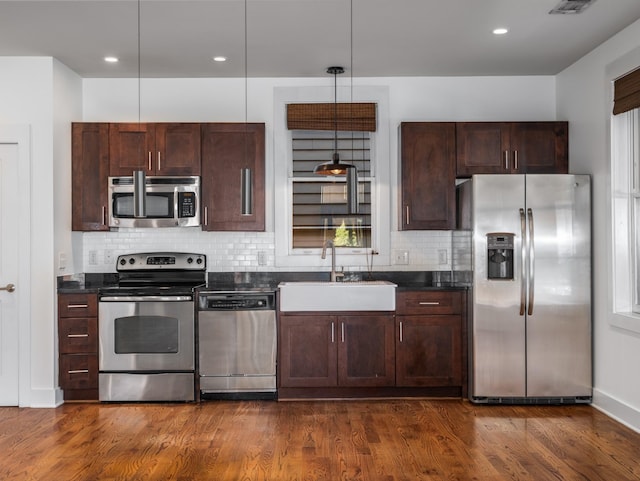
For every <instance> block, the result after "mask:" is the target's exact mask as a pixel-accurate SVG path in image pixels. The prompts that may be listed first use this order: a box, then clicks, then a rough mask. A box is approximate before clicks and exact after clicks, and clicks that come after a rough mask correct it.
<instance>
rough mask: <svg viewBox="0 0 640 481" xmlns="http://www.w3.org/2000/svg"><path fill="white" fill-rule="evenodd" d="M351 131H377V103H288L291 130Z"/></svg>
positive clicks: (289, 127) (288, 121)
mask: <svg viewBox="0 0 640 481" xmlns="http://www.w3.org/2000/svg"><path fill="white" fill-rule="evenodd" d="M336 110H337V117H338V128H337V130H346V131H351V132H375V131H376V104H375V103H338V104H337V105H336V104H334V103H326V104H325V103H319V104H287V128H288V129H289V130H335V129H336V122H335V113H336Z"/></svg>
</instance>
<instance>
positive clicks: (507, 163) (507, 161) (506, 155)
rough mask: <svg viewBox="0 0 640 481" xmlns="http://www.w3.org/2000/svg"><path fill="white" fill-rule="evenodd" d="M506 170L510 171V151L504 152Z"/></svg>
mask: <svg viewBox="0 0 640 481" xmlns="http://www.w3.org/2000/svg"><path fill="white" fill-rule="evenodd" d="M504 170H509V151H508V150H505V151H504Z"/></svg>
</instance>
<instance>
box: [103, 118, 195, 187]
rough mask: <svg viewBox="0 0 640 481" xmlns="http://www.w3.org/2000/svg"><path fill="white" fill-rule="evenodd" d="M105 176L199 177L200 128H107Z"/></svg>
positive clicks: (129, 125) (158, 125) (143, 125)
mask: <svg viewBox="0 0 640 481" xmlns="http://www.w3.org/2000/svg"><path fill="white" fill-rule="evenodd" d="M109 147H110V159H109V174H110V175H111V176H128V175H133V172H134V171H136V170H144V171H145V172H146V173H147V175H200V124H197V123H155V124H149V123H140V124H138V123H118V124H110V125H109Z"/></svg>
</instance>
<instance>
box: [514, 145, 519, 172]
mask: <svg viewBox="0 0 640 481" xmlns="http://www.w3.org/2000/svg"><path fill="white" fill-rule="evenodd" d="M513 168H514V169H516V170H518V151H517V150H514V151H513Z"/></svg>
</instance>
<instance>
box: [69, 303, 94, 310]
mask: <svg viewBox="0 0 640 481" xmlns="http://www.w3.org/2000/svg"><path fill="white" fill-rule="evenodd" d="M87 307H89V305H88V304H69V305H68V306H67V308H68V309H86V308H87Z"/></svg>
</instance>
